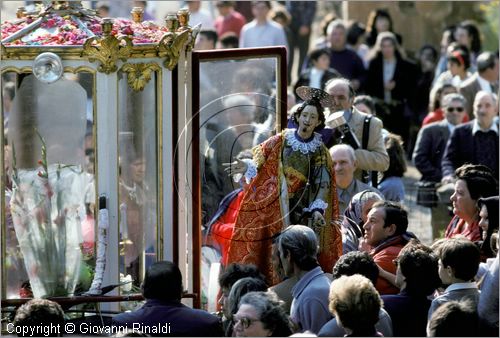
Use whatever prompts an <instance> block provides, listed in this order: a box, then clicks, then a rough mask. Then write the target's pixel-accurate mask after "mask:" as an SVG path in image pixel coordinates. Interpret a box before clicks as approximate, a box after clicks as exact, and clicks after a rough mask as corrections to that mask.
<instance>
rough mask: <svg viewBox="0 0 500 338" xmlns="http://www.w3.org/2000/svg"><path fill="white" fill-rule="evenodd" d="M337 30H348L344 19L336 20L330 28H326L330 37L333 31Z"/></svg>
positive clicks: (331, 23)
mask: <svg viewBox="0 0 500 338" xmlns="http://www.w3.org/2000/svg"><path fill="white" fill-rule="evenodd" d="M336 28H342V29H343V30H346V27H345V23H344V20H342V19H336V20H333V21H332V22H330V24H329V25H328V27H327V28H326V34H327V35H330V34H332V32H333V30H334V29H336Z"/></svg>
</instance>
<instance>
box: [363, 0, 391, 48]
mask: <svg viewBox="0 0 500 338" xmlns="http://www.w3.org/2000/svg"><path fill="white" fill-rule="evenodd" d="M378 18H386V19H387V20H388V21H389V32H392V18H391V15H390V14H389V12H388V11H387V10H386V9H383V8H377V9H375V10H373V11H371V12H370V14H368V21H367V23H366V27H367V31H368V36H367V37H366V43H367V44H368V45H369V46H373V45H375V42H376V41H377V35H378V33H379V32H378V31H377V28H376V27H375V23H376V22H377V19H378Z"/></svg>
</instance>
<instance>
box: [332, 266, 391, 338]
mask: <svg viewBox="0 0 500 338" xmlns="http://www.w3.org/2000/svg"><path fill="white" fill-rule="evenodd" d="M329 299H330V311H331V312H332V313H333V314H335V318H337V321H338V323H339V324H340V325H341V326H342V327H343V328H344V329H345V330H346V332H347V335H346V337H381V336H382V334H381V333H380V332H377V330H376V329H375V324H376V323H377V321H378V319H379V312H380V308H381V307H382V305H383V302H382V299H381V298H380V295H379V294H378V291H377V290H376V289H375V287H374V286H373V283H372V282H370V280H369V279H368V278H366V277H364V276H361V275H352V276H342V277H340V278H338V279H336V280H334V281H333V282H332V285H331V287H330V297H329Z"/></svg>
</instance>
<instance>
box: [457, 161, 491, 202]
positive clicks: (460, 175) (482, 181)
mask: <svg viewBox="0 0 500 338" xmlns="http://www.w3.org/2000/svg"><path fill="white" fill-rule="evenodd" d="M455 176H456V177H457V179H458V180H463V181H464V182H465V183H466V185H467V189H468V190H469V194H470V197H471V198H472V199H473V200H478V199H479V198H480V197H490V196H495V195H498V182H497V180H496V179H495V176H494V174H493V171H491V169H490V168H488V167H487V166H484V165H482V164H464V165H463V166H461V167H460V168H458V169H457V170H455Z"/></svg>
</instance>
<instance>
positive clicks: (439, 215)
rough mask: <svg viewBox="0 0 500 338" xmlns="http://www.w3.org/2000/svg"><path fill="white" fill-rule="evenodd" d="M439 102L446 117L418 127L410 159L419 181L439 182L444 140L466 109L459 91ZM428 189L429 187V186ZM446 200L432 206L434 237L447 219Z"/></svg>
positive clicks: (460, 119) (448, 217)
mask: <svg viewBox="0 0 500 338" xmlns="http://www.w3.org/2000/svg"><path fill="white" fill-rule="evenodd" d="M441 104H442V109H443V111H444V114H445V119H444V120H442V121H439V122H434V123H431V124H429V125H426V126H425V127H424V128H422V129H420V131H419V133H418V136H417V142H416V145H415V150H414V152H413V161H414V162H415V166H416V167H417V169H418V171H420V173H421V174H422V178H421V181H422V182H433V183H439V182H441V179H442V177H443V174H442V172H441V161H442V159H443V154H444V150H445V148H446V143H447V142H448V138H449V137H450V134H451V132H452V131H453V130H454V129H455V127H456V126H457V125H458V124H460V123H461V121H462V119H463V117H464V116H465V115H466V114H467V111H466V110H465V107H466V101H465V98H464V97H463V96H462V95H460V94H456V93H453V94H448V95H446V96H445V97H444V98H443V100H442V103H441ZM427 189H432V188H431V187H429V188H427ZM448 203H449V201H448V200H447V201H442V202H441V203H437V205H436V206H433V207H432V210H431V223H432V235H433V238H438V237H439V230H443V229H445V227H446V225H447V224H448V222H449V221H450V214H449V211H448V206H447V205H448Z"/></svg>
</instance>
